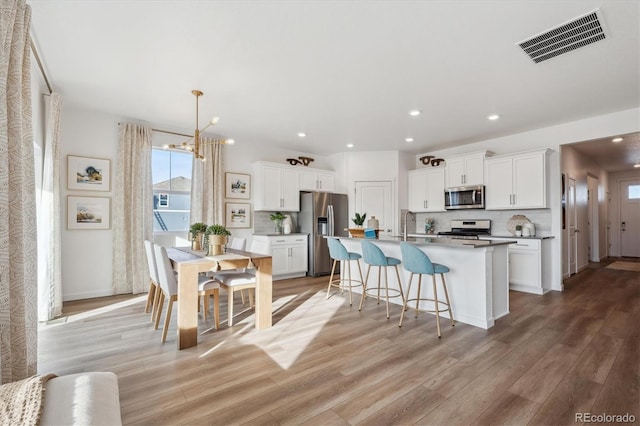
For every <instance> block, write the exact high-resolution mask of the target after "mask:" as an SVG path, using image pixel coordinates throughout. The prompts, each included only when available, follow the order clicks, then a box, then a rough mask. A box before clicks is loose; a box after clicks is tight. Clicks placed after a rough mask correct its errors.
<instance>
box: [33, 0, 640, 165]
mask: <svg viewBox="0 0 640 426" xmlns="http://www.w3.org/2000/svg"><path fill="white" fill-rule="evenodd" d="M28 2H29V4H31V6H32V10H33V18H32V35H33V37H34V41H35V43H36V46H37V47H38V50H39V52H40V54H41V56H42V60H43V62H44V67H45V69H46V72H47V75H48V76H49V78H50V80H51V81H52V84H53V86H54V88H55V89H56V90H57V91H59V92H60V93H61V94H62V95H63V99H64V102H65V105H66V106H76V107H81V108H90V109H96V110H102V111H106V112H108V113H113V114H116V115H121V116H124V117H127V118H129V119H132V120H136V121H142V122H148V123H151V124H152V125H153V126H154V127H156V128H161V129H166V130H174V131H181V132H187V133H192V132H193V129H194V127H195V98H194V97H193V95H192V94H191V90H192V89H200V90H202V91H203V92H204V96H203V97H202V98H201V102H200V114H199V116H200V123H201V124H200V127H202V124H203V123H204V122H206V121H207V120H208V119H209V118H210V117H211V116H214V115H217V116H220V117H221V120H220V122H219V123H218V124H217V125H216V126H215V132H216V134H217V135H220V136H222V137H228V138H233V139H235V140H236V142H237V143H242V144H272V145H276V146H280V147H282V148H286V149H292V150H296V151H303V152H308V153H312V154H318V155H326V154H331V153H335V152H342V151H346V150H347V148H346V147H345V145H346V144H347V143H353V144H354V145H355V147H354V148H353V149H354V150H384V149H391V150H403V151H410V152H413V153H425V152H428V151H429V150H433V149H439V148H444V147H447V146H453V145H461V144H465V143H470V142H475V141H479V140H483V139H488V138H494V137H499V136H504V135H508V134H512V133H518V132H523V131H527V130H532V129H536V128H540V127H546V126H550V125H554V124H559V123H563V122H567V121H573V120H578V119H582V118H587V117H592V116H597V115H601V114H606V113H610V112H615V111H621V110H625V109H630V108H637V107H638V106H640V32H639V31H638V22H640V13H639V10H640V2H638V1H637V0H563V1H547V0H540V1H538V0H530V1H513V0H512V1H497V0H495V1H475V0H474V1H462V0H458V1H376V2H373V1H369V2H362V1H358V2H356V1H152V0H144V1H142V0H138V1H133V0H129V1H109V0H102V1H88V0H84V1H81V0H77V1H71V0H29V1H28ZM596 8H600V10H601V14H602V15H601V16H602V19H603V21H604V22H603V23H604V26H605V29H606V32H607V36H608V37H607V39H605V40H603V41H599V42H597V43H594V44H592V45H589V46H587V47H584V48H581V49H578V50H576V51H573V52H570V53H568V54H566V55H562V56H559V57H556V58H554V59H551V60H548V61H545V62H542V63H539V64H534V63H533V62H532V61H531V60H530V59H529V58H528V57H527V56H526V55H525V54H524V53H523V52H522V51H521V50H520V49H519V47H518V46H517V45H516V43H517V42H519V41H522V40H524V39H526V38H529V37H531V36H533V35H536V34H537V33H540V32H542V31H545V30H547V29H549V28H551V27H555V26H557V25H560V24H562V23H564V22H566V21H568V20H571V19H573V18H575V17H577V16H580V15H584V14H586V13H588V12H591V11H593V10H595V9H596ZM414 108H415V109H419V110H421V111H422V114H421V115H420V116H419V117H415V118H414V117H410V116H409V115H408V111H409V110H411V109H414ZM492 113H497V114H500V116H501V118H500V120H498V121H489V120H487V119H486V117H487V116H488V115H489V114H492ZM298 132H305V133H306V134H307V135H308V136H307V137H306V138H304V139H302V138H299V137H298V136H297V133H298ZM406 137H413V138H414V140H415V141H414V142H413V143H406V142H405V141H404V140H405V138H406Z"/></svg>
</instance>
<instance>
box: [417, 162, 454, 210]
mask: <svg viewBox="0 0 640 426" xmlns="http://www.w3.org/2000/svg"><path fill="white" fill-rule="evenodd" d="M444 170H445V169H444V167H437V168H427V167H425V168H423V169H417V170H410V171H409V179H408V180H409V210H411V211H412V212H442V211H444V179H445V178H444Z"/></svg>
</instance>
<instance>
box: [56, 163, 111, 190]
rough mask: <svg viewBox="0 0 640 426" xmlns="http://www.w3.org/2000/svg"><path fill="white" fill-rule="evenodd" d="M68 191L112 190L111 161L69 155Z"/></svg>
mask: <svg viewBox="0 0 640 426" xmlns="http://www.w3.org/2000/svg"><path fill="white" fill-rule="evenodd" d="M67 189H82V190H87V191H105V192H109V191H110V190H111V160H107V159H104V158H90V157H78V156H77V155H67Z"/></svg>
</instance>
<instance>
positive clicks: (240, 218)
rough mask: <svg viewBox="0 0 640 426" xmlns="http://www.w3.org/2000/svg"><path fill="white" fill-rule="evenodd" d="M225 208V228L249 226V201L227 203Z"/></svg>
mask: <svg viewBox="0 0 640 426" xmlns="http://www.w3.org/2000/svg"><path fill="white" fill-rule="evenodd" d="M225 210H226V213H225V226H226V227H227V228H251V204H250V203H227V204H226V209H225Z"/></svg>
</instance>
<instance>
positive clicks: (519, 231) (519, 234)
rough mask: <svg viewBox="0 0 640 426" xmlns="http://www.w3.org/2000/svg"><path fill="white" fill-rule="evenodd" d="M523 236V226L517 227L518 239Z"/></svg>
mask: <svg viewBox="0 0 640 426" xmlns="http://www.w3.org/2000/svg"><path fill="white" fill-rule="evenodd" d="M521 236H522V225H516V237H521Z"/></svg>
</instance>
